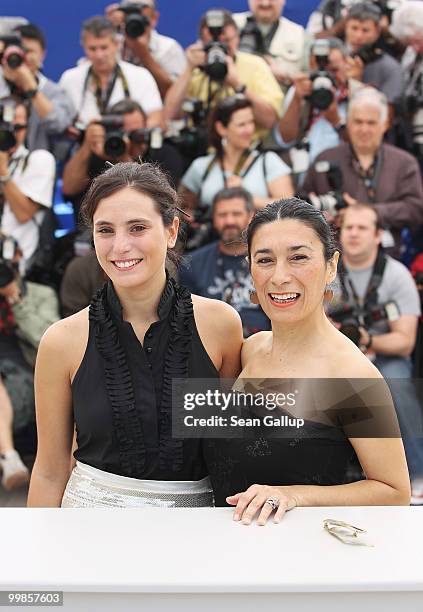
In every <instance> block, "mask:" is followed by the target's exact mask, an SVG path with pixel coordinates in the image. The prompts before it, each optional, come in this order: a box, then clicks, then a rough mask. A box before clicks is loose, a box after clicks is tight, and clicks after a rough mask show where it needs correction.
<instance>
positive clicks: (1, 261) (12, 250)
mask: <svg viewBox="0 0 423 612" xmlns="http://www.w3.org/2000/svg"><path fill="white" fill-rule="evenodd" d="M18 248H19V247H18V243H17V242H16V240H15V239H14V238H12V236H4V235H3V234H0V289H2V288H3V287H6V286H7V285H9V284H10V283H11V282H12V281H13V280H14V279H15V277H16V273H17V266H16V264H15V263H14V262H13V260H14V258H15V256H16V253H17V251H18Z"/></svg>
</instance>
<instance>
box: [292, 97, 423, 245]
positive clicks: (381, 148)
mask: <svg viewBox="0 0 423 612" xmlns="http://www.w3.org/2000/svg"><path fill="white" fill-rule="evenodd" d="M387 120H388V104H387V100H386V98H385V96H384V95H383V94H382V93H380V92H379V91H377V90H376V89H373V88H372V87H365V88H363V89H360V90H358V91H357V92H356V93H355V94H354V95H353V97H352V99H351V101H350V103H349V107H348V118H347V130H348V137H349V143H347V142H345V143H341V144H340V145H339V146H337V147H334V148H333V149H328V150H327V151H324V152H323V153H321V154H320V155H319V156H318V157H317V158H316V160H315V161H314V163H313V165H312V166H311V167H310V168H309V170H308V172H307V175H306V177H305V180H304V183H303V186H302V190H303V191H304V192H306V193H308V194H312V195H317V196H322V195H324V194H330V193H331V191H332V190H333V186H332V185H331V180H330V179H331V174H333V172H334V171H335V170H337V173H338V175H340V180H339V183H340V184H338V186H337V188H336V190H337V191H338V193H336V194H333V193H332V195H334V196H335V197H333V199H332V200H327V201H326V200H325V198H318V199H317V201H316V200H314V201H313V204H315V206H316V207H318V208H321V209H323V210H326V211H327V212H328V213H329V214H330V215H332V216H335V215H337V214H338V213H339V211H340V209H342V208H344V207H350V206H351V207H354V206H355V205H356V204H357V203H369V204H371V205H372V206H373V207H374V208H375V210H376V211H377V214H378V216H379V218H380V221H381V223H382V225H383V226H384V227H385V228H387V229H386V231H385V233H384V236H383V241H382V244H383V246H384V247H386V248H391V249H392V252H391V254H395V256H398V255H399V249H400V246H401V230H402V229H403V228H404V227H411V228H413V229H417V228H418V227H419V226H420V225H421V224H422V223H423V187H422V179H421V175H420V170H419V166H418V164H417V161H416V160H415V158H414V157H413V156H412V155H410V154H409V153H407V152H406V151H403V150H401V149H398V148H397V147H393V146H392V145H389V144H386V143H384V142H383V135H384V133H385V130H386V128H387ZM322 162H325V164H322ZM322 168H323V171H322ZM311 199H312V200H313V197H312V198H311ZM388 228H389V230H390V231H388ZM391 232H392V234H391Z"/></svg>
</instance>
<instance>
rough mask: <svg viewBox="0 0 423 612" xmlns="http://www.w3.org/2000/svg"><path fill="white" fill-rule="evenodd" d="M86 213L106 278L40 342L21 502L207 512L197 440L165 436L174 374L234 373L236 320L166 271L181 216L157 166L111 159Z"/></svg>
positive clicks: (239, 339) (169, 432)
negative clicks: (28, 472)
mask: <svg viewBox="0 0 423 612" xmlns="http://www.w3.org/2000/svg"><path fill="white" fill-rule="evenodd" d="M82 210H83V212H84V216H85V220H86V222H88V223H89V224H90V225H91V226H92V227H93V238H94V246H95V250H96V254H97V258H98V261H99V263H100V265H101V267H102V268H103V270H104V272H105V274H106V275H107V276H108V278H109V280H108V282H107V283H106V284H105V286H104V288H103V289H102V290H100V291H99V293H98V294H97V296H96V297H95V298H94V300H93V302H92V303H91V305H90V307H89V308H86V309H84V310H82V311H80V312H79V313H77V314H75V315H72V316H71V317H69V318H67V319H64V320H62V321H60V322H58V323H57V324H55V325H54V326H52V327H51V328H50V329H49V330H48V331H47V333H46V334H45V336H44V338H43V340H42V342H41V345H40V349H39V353H38V358H37V365H36V414H37V429H38V452H37V457H36V461H35V465H34V469H33V473H32V478H31V483H30V491H29V498H28V504H29V506H55V507H58V506H61V505H62V506H63V507H70V506H89V507H95V506H119V507H126V506H134V505H135V506H142V505H146V504H148V505H158V506H161V505H162V506H166V507H168V506H207V505H211V504H212V493H211V490H210V484H209V481H208V478H207V470H206V466H205V464H204V460H203V458H202V455H201V448H200V441H199V440H177V439H174V438H172V419H171V416H172V414H171V411H172V379H173V378H185V377H199V378H216V377H218V376H219V375H221V376H237V375H238V373H239V369H240V363H239V355H240V349H241V344H242V330H241V323H240V320H239V316H238V315H237V313H236V312H235V311H234V310H233V309H232V308H231V307H229V306H228V305H227V304H224V303H222V302H219V301H216V300H208V299H205V298H201V297H196V296H195V297H194V296H193V299H191V296H190V294H189V292H188V291H187V290H185V289H183V288H180V287H179V286H178V285H176V284H175V282H174V281H173V279H172V278H170V277H169V275H168V274H167V272H166V267H165V263H166V257H167V255H168V254H170V253H171V251H172V248H173V247H174V245H175V242H176V239H177V234H178V225H179V219H178V217H177V194H176V193H175V191H174V190H173V189H172V188H171V187H170V185H169V183H168V181H167V180H166V178H165V176H164V175H163V174H162V172H161V171H160V170H159V169H157V168H156V167H154V166H152V165H150V164H142V165H139V164H136V163H120V164H117V165H116V166H114V167H112V168H110V169H108V170H107V171H106V172H105V173H104V174H102V175H100V176H98V177H97V178H96V179H95V180H94V181H93V183H92V184H91V187H90V190H89V192H88V194H87V196H86V199H85V202H84V204H83V209H82ZM74 426H75V427H76V434H77V450H76V451H75V453H74V457H75V459H76V466H75V467H74V469H73V471H72V474H71V475H70V456H71V448H72V437H73V431H74Z"/></svg>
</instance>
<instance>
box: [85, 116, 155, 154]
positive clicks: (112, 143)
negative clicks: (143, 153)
mask: <svg viewBox="0 0 423 612" xmlns="http://www.w3.org/2000/svg"><path fill="white" fill-rule="evenodd" d="M97 123H98V124H99V125H102V126H103V127H104V129H105V131H106V138H105V140H104V153H105V154H106V155H107V156H109V157H111V158H113V159H117V158H118V157H121V156H122V155H124V153H125V152H126V141H125V136H126V133H125V131H124V129H123V115H103V116H102V118H101V119H100V120H99V121H98V122H97ZM159 132H160V134H159ZM127 137H128V138H129V140H130V142H132V143H134V144H137V145H143V144H145V145H148V146H152V147H153V148H155V149H160V148H161V144H162V138H161V130H160V129H157V128H156V129H152V130H151V129H148V128H139V129H137V130H132V132H130V133H129V134H127Z"/></svg>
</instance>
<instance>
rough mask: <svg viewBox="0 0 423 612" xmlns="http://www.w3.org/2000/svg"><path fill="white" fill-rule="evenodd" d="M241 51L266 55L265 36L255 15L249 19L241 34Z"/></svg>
mask: <svg viewBox="0 0 423 612" xmlns="http://www.w3.org/2000/svg"><path fill="white" fill-rule="evenodd" d="M239 50H240V51H244V52H245V53H257V54H262V53H265V51H266V49H264V47H263V36H262V34H261V32H260V30H259V27H258V25H257V23H256V20H255V18H254V17H253V15H250V16H249V17H247V20H246V23H245V26H244V27H243V29H242V31H241V33H240V43H239Z"/></svg>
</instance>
